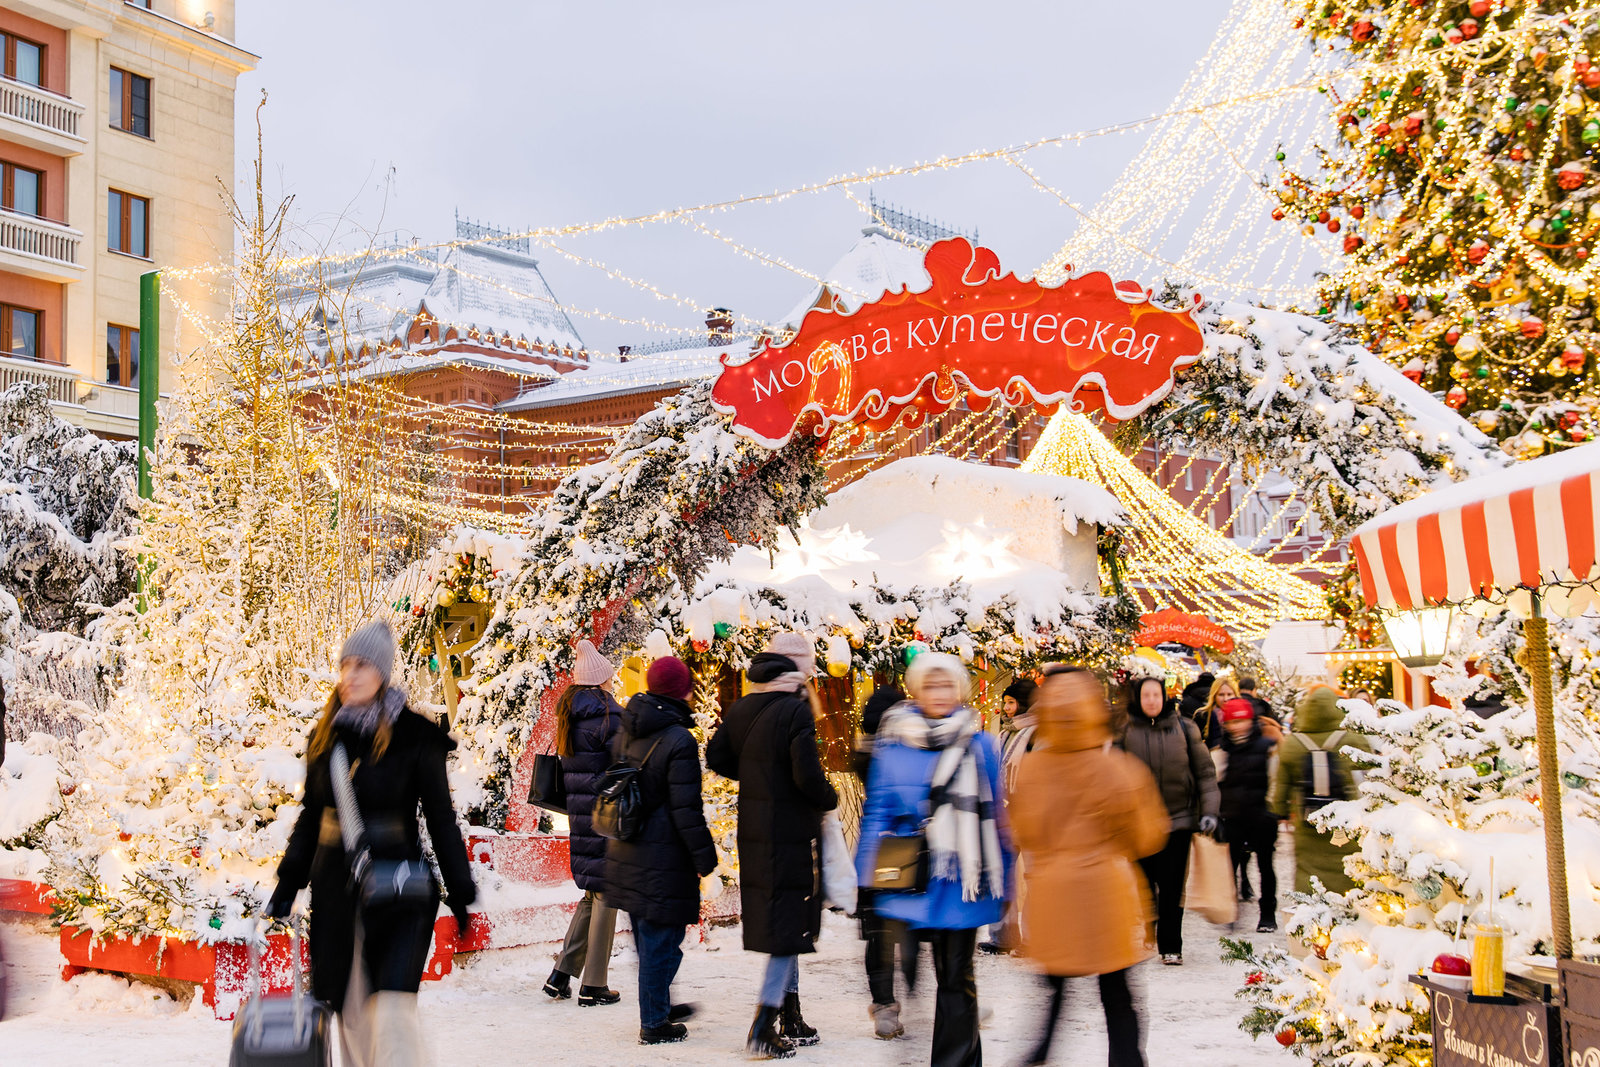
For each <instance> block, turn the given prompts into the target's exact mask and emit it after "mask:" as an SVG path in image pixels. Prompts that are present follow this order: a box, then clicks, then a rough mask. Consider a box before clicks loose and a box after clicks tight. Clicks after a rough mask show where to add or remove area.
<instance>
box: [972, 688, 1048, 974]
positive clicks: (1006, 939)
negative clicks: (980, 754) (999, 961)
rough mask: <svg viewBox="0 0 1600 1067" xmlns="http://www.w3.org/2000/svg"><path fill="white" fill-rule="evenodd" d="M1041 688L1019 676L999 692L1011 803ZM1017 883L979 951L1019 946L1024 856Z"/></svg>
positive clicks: (1004, 775)
mask: <svg viewBox="0 0 1600 1067" xmlns="http://www.w3.org/2000/svg"><path fill="white" fill-rule="evenodd" d="M1037 690H1038V684H1037V683H1035V682H1033V681H1032V680H1030V679H1028V678H1018V679H1017V680H1016V681H1014V682H1012V683H1011V684H1010V685H1008V686H1006V688H1005V691H1004V692H1003V693H1001V694H1000V713H1001V716H1002V719H1003V721H1004V726H1003V727H1002V732H1001V741H1000V794H1001V799H1002V801H1003V802H1005V803H1010V800H1011V790H1012V788H1013V787H1014V786H1015V785H1016V782H1017V768H1018V767H1020V766H1021V765H1022V757H1023V756H1026V755H1027V754H1028V753H1029V752H1030V751H1032V750H1033V742H1034V736H1035V731H1036V730H1037V729H1038V719H1037V718H1036V717H1035V716H1034V714H1033V709H1032V706H1031V705H1032V701H1033V695H1034V693H1035V692H1037ZM1017 862H1018V870H1017V878H1016V884H1017V886H1018V892H1017V893H1016V894H1014V895H1013V896H1012V898H1011V899H1010V900H1009V901H1007V902H1006V916H1005V918H1004V919H1002V920H1001V921H1000V925H999V926H998V927H996V928H995V929H994V930H992V931H991V932H990V933H991V940H988V941H980V942H978V948H979V950H980V951H983V952H986V953H988V954H989V955H991V956H999V955H1004V954H1006V953H1008V952H1010V951H1012V950H1013V949H1014V948H1016V946H1017V943H1018V941H1019V940H1020V939H1021V934H1020V932H1019V931H1018V929H1017V921H1018V919H1017V916H1018V909H1019V907H1020V906H1021V903H1022V902H1021V899H1020V897H1021V887H1022V885H1023V882H1022V877H1023V875H1022V870H1021V862H1022V861H1021V859H1020V858H1019V859H1018V861H1017Z"/></svg>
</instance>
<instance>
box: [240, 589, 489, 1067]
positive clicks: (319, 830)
mask: <svg viewBox="0 0 1600 1067" xmlns="http://www.w3.org/2000/svg"><path fill="white" fill-rule="evenodd" d="M394 656H395V645H394V636H393V634H392V633H391V632H390V630H389V626H388V624H387V623H385V622H383V621H382V620H379V621H378V622H374V623H371V624H370V625H367V626H363V627H362V628H361V629H359V630H357V631H355V633H353V634H351V635H350V638H349V640H347V641H346V642H345V644H344V648H343V649H342V650H341V651H340V655H339V685H338V687H337V688H335V690H334V692H333V695H332V696H330V697H329V698H328V706H327V709H326V710H325V711H324V712H323V714H322V718H321V719H319V720H318V722H317V725H316V726H315V727H314V728H313V729H312V731H311V737H310V740H309V741H308V742H307V746H306V784H305V794H304V796H303V797H302V799H301V802H300V803H301V809H300V817H299V818H298V819H297V820H296V821H295V824H294V829H293V830H292V831H291V832H290V835H289V844H288V847H287V848H286V849H285V850H284V854H283V860H282V862H280V863H279V864H278V885H277V888H276V889H275V890H274V891H273V894H272V898H271V900H270V901H269V902H268V904H267V914H268V915H270V916H273V917H276V918H282V917H284V916H287V915H288V914H289V912H290V910H291V908H292V907H293V905H294V898H295V895H296V894H297V893H298V892H299V891H300V890H301V889H302V888H304V887H305V885H306V884H307V883H308V882H309V883H310V885H311V990H312V994H313V995H314V996H315V997H316V998H317V999H318V1000H321V1001H324V1002H325V1003H326V1004H327V1005H328V1006H329V1007H331V1008H332V1009H333V1010H334V1011H336V1012H338V1013H339V1043H340V1047H341V1051H342V1054H343V1061H344V1063H345V1064H347V1065H349V1067H380V1065H381V1067H410V1065H416V1064H423V1063H427V1062H428V1061H429V1058H428V1056H427V1045H426V1042H425V1041H424V1040H423V1037H422V1033H421V1027H420V1024H419V1021H418V1019H417V987H418V985H419V984H420V983H421V981H422V969H423V967H424V966H425V965H426V963H427V960H428V946H429V944H430V943H431V942H432V939H433V925H434V918H435V914H436V912H437V910H438V894H437V890H435V893H434V898H433V903H431V904H430V905H428V906H427V907H425V908H403V907H396V908H391V909H385V910H381V911H374V910H373V909H370V908H369V909H363V908H361V907H360V906H359V905H358V902H357V899H356V895H355V893H354V892H352V889H351V884H350V862H349V860H348V859H347V858H346V855H345V850H344V841H343V840H342V838H341V836H340V831H339V817H338V814H337V813H338V806H337V802H336V800H335V798H334V793H333V779H332V773H331V767H330V758H331V755H332V751H333V747H334V744H335V743H340V744H343V745H344V748H345V752H346V755H347V758H348V760H349V763H350V767H351V779H350V780H351V785H352V786H353V788H354V792H355V798H356V804H357V806H358V807H359V808H360V810H361V816H362V822H363V823H364V824H365V826H366V831H367V834H366V836H367V842H368V846H369V847H370V849H371V851H372V856H373V858H374V859H378V860H401V859H409V860H419V859H421V858H422V840H421V832H420V830H419V828H418V825H417V808H418V806H419V805H420V806H421V809H422V816H423V818H424V819H425V820H426V821H427V824H428V837H429V839H430V840H431V841H432V842H433V853H434V857H435V858H436V859H437V860H438V862H439V872H440V874H442V875H443V876H444V886H445V892H446V893H447V894H449V896H448V900H449V904H450V911H451V912H452V913H453V914H454V915H455V920H456V929H457V932H458V935H459V934H461V933H465V931H466V929H467V922H468V919H467V905H469V904H471V903H472V902H473V901H474V900H475V899H476V897H477V890H476V887H474V885H473V882H472V868H471V866H470V865H469V863H468V861H467V846H466V843H465V842H464V841H462V839H461V829H460V827H459V826H458V825H457V824H456V813H455V809H454V807H453V806H452V805H451V802H450V785H449V782H448V781H447V780H446V777H445V756H446V755H447V754H448V753H449V752H450V751H451V750H452V749H454V748H455V747H456V743H455V742H454V741H453V740H451V738H450V735H449V734H448V733H447V732H446V731H445V730H444V729H443V728H442V727H440V726H439V725H438V724H436V723H435V722H434V721H433V720H432V719H428V718H424V717H423V716H421V715H419V714H417V713H416V712H414V711H412V710H411V709H410V708H409V707H408V706H407V705H406V698H405V694H404V693H402V692H401V691H400V690H399V689H398V688H396V687H394V686H391V685H390V684H389V675H390V672H391V671H392V670H393V668H394Z"/></svg>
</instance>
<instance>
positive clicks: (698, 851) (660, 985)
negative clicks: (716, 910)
mask: <svg viewBox="0 0 1600 1067" xmlns="http://www.w3.org/2000/svg"><path fill="white" fill-rule="evenodd" d="M693 688H694V676H693V675H691V674H690V673H689V668H688V666H686V665H685V664H684V662H683V661H682V660H681V659H678V658H677V657H676V656H662V657H661V658H660V659H658V660H655V661H654V662H652V663H651V664H650V667H649V669H648V670H647V671H645V692H643V693H639V694H638V695H636V696H635V697H634V698H633V699H632V700H630V701H628V705H627V707H625V708H623V709H622V729H621V730H619V731H618V732H617V737H616V741H615V745H616V750H615V754H616V757H617V758H618V759H619V760H626V761H627V762H628V763H630V764H632V765H633V766H635V767H638V768H639V776H638V779H637V781H638V782H639V784H640V792H641V795H642V797H643V800H644V810H645V812H646V813H647V814H646V816H645V819H644V824H643V826H642V827H641V828H640V830H639V832H638V834H637V835H636V836H635V837H634V838H633V839H632V840H631V841H608V842H607V843H606V873H605V887H606V888H605V895H606V903H607V904H609V905H610V906H611V907H613V908H616V909H617V910H618V911H625V912H627V913H628V918H629V919H630V920H631V921H632V924H633V943H634V948H635V950H636V951H637V952H638V953H639V1043H640V1044H641V1045H660V1044H665V1043H668V1042H672V1041H682V1040H683V1039H684V1038H686V1037H687V1036H689V1028H688V1027H686V1026H684V1025H683V1021H684V1020H685V1019H687V1018H689V1017H690V1016H691V1015H693V1014H694V1009H693V1008H692V1007H691V1006H690V1005H687V1004H673V1003H672V980H673V978H675V977H676V976H677V974H678V967H679V966H680V965H681V964H682V963H683V935H684V931H685V930H686V929H687V928H688V926H689V924H690V923H696V922H699V921H700V879H701V878H704V877H705V876H706V875H708V874H710V873H711V872H712V871H714V870H716V868H717V849H716V845H715V844H713V843H712V840H711V830H710V829H709V828H708V827H707V826H706V816H705V810H704V808H703V806H702V803H701V792H700V747H699V745H697V744H696V743H695V739H694V735H693V734H691V733H690V732H689V728H690V727H691V726H693V725H694V717H693V716H692V715H691V714H690V712H689V705H688V704H686V703H685V702H684V701H685V699H686V698H687V697H688V695H689V693H690V691H691V690H692V689H693Z"/></svg>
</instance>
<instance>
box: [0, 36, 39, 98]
mask: <svg viewBox="0 0 1600 1067" xmlns="http://www.w3.org/2000/svg"><path fill="white" fill-rule="evenodd" d="M0 46H3V47H4V51H5V57H4V62H5V76H6V77H8V78H10V79H11V80H12V81H18V82H27V83H28V84H29V85H37V86H39V88H41V89H42V88H44V45H42V44H37V43H35V42H33V41H30V40H28V39H26V38H24V37H13V36H12V35H11V34H9V33H0Z"/></svg>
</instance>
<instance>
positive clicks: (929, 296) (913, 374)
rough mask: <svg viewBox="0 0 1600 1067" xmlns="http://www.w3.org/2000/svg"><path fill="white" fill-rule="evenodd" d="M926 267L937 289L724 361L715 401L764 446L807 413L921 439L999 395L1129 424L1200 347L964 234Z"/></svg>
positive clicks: (1134, 288)
mask: <svg viewBox="0 0 1600 1067" xmlns="http://www.w3.org/2000/svg"><path fill="white" fill-rule="evenodd" d="M923 264H924V266H925V267H926V268H927V271H928V274H929V276H930V277H931V278H932V284H931V285H930V286H929V287H928V288H927V289H925V290H923V291H922V292H917V293H913V292H911V291H910V290H909V289H901V290H899V291H897V292H892V293H886V294H885V295H884V296H883V297H881V298H880V299H878V300H876V301H874V302H872V303H870V304H865V305H863V306H861V307H860V308H858V309H857V310H855V311H853V312H851V313H849V314H839V313H837V312H834V311H831V310H828V309H825V308H814V309H812V310H811V311H809V312H807V313H806V316H805V318H804V319H803V320H802V321H801V323H800V329H799V332H798V333H796V334H795V336H794V337H793V338H791V339H790V340H788V341H787V342H784V343H782V344H777V345H775V344H773V343H772V342H771V341H770V340H768V341H763V342H762V345H761V347H760V348H759V349H758V350H757V351H756V352H755V354H754V355H752V356H749V357H748V358H744V359H742V361H741V362H737V363H735V362H733V361H732V358H730V357H727V356H725V357H723V368H722V371H721V373H720V375H719V376H718V378H717V382H716V385H715V386H714V387H713V388H712V391H711V402H712V404H713V405H715V407H716V408H717V410H719V411H723V412H727V413H730V414H732V415H733V430H734V431H735V432H736V433H740V434H743V435H744V436H746V437H748V438H750V439H752V440H754V441H758V442H760V443H761V444H763V445H766V446H767V447H769V448H778V447H780V446H782V445H784V444H786V443H787V442H788V441H789V439H790V438H791V437H792V436H793V435H794V431H795V427H796V426H797V425H798V424H799V422H800V420H801V418H802V417H803V416H806V415H815V416H817V418H818V420H819V421H818V422H817V424H816V426H815V432H816V433H817V434H818V435H819V436H821V435H823V434H826V433H828V432H829V431H830V430H831V429H832V428H833V427H834V426H837V425H840V424H842V423H850V424H852V425H853V426H854V427H855V429H856V431H857V432H858V433H862V432H865V431H868V430H870V431H874V432H877V431H882V430H886V429H888V428H889V427H891V426H893V425H894V424H895V422H896V421H897V420H900V419H901V418H902V417H903V418H904V423H905V425H906V426H908V427H912V428H915V427H917V426H920V425H922V423H923V422H924V421H926V420H927V419H928V418H930V417H932V416H936V415H938V414H940V413H942V412H944V411H947V410H949V408H950V407H951V406H952V405H953V404H954V403H955V402H956V401H957V400H958V399H959V398H960V397H961V396H962V394H963V393H964V394H966V395H967V397H968V401H967V402H968V406H969V407H971V408H972V409H973V410H974V411H982V410H984V409H985V408H987V407H988V406H989V404H990V403H991V402H992V401H993V399H994V398H995V397H1000V398H1001V400H1002V401H1003V402H1004V403H1005V404H1007V405H1008V406H1011V407H1023V406H1026V405H1033V406H1035V407H1037V408H1039V409H1040V410H1041V411H1042V412H1044V413H1045V414H1050V413H1052V412H1054V411H1055V409H1056V406H1057V405H1059V404H1061V403H1067V404H1068V405H1069V406H1071V408H1072V409H1073V410H1077V411H1092V410H1102V411H1104V412H1105V413H1106V415H1108V416H1109V417H1111V418H1113V419H1129V418H1132V417H1134V416H1135V415H1138V414H1139V413H1140V412H1142V411H1144V410H1145V409H1146V408H1147V407H1149V406H1150V405H1151V404H1153V403H1155V402H1156V401H1157V400H1160V399H1161V398H1162V397H1164V396H1166V395H1167V393H1169V392H1171V390H1172V384H1173V376H1174V374H1176V373H1177V371H1178V369H1179V368H1181V367H1184V366H1187V365H1188V364H1190V363H1193V362H1194V361H1195V360H1197V359H1199V358H1200V355H1201V351H1202V349H1203V348H1204V345H1205V342H1204V339H1203V337H1202V336H1201V333H1200V327H1199V325H1198V324H1196V322H1195V321H1194V318H1193V316H1192V315H1191V314H1190V313H1189V311H1186V310H1178V309H1171V308H1164V307H1161V306H1159V305H1157V304H1155V303H1154V302H1153V301H1152V300H1151V299H1150V293H1149V292H1148V291H1146V290H1145V289H1143V288H1141V287H1140V286H1139V285H1138V284H1137V283H1134V282H1113V281H1112V280H1111V276H1110V275H1108V274H1105V273H1103V272H1094V273H1089V274H1084V275H1080V276H1078V277H1073V278H1068V279H1066V280H1065V281H1063V282H1062V283H1061V284H1060V285H1057V286H1045V285H1040V284H1039V283H1038V282H1035V281H1031V280H1029V281H1024V280H1022V279H1020V278H1018V277H1016V276H1015V275H1013V274H1004V275H1003V274H1002V273H1001V271H1000V260H999V258H998V257H996V256H995V254H994V253H993V252H991V251H990V250H989V249H987V248H981V247H974V246H973V244H972V243H971V242H970V241H968V240H967V239H966V238H964V237H953V238H950V239H949V240H945V241H939V242H938V243H936V244H934V245H933V246H932V247H930V248H929V249H928V251H927V254H926V255H925V257H924V259H923ZM1194 299H1195V303H1196V304H1197V305H1198V303H1199V301H1200V298H1199V297H1198V296H1196V297H1195V298H1194Z"/></svg>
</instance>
